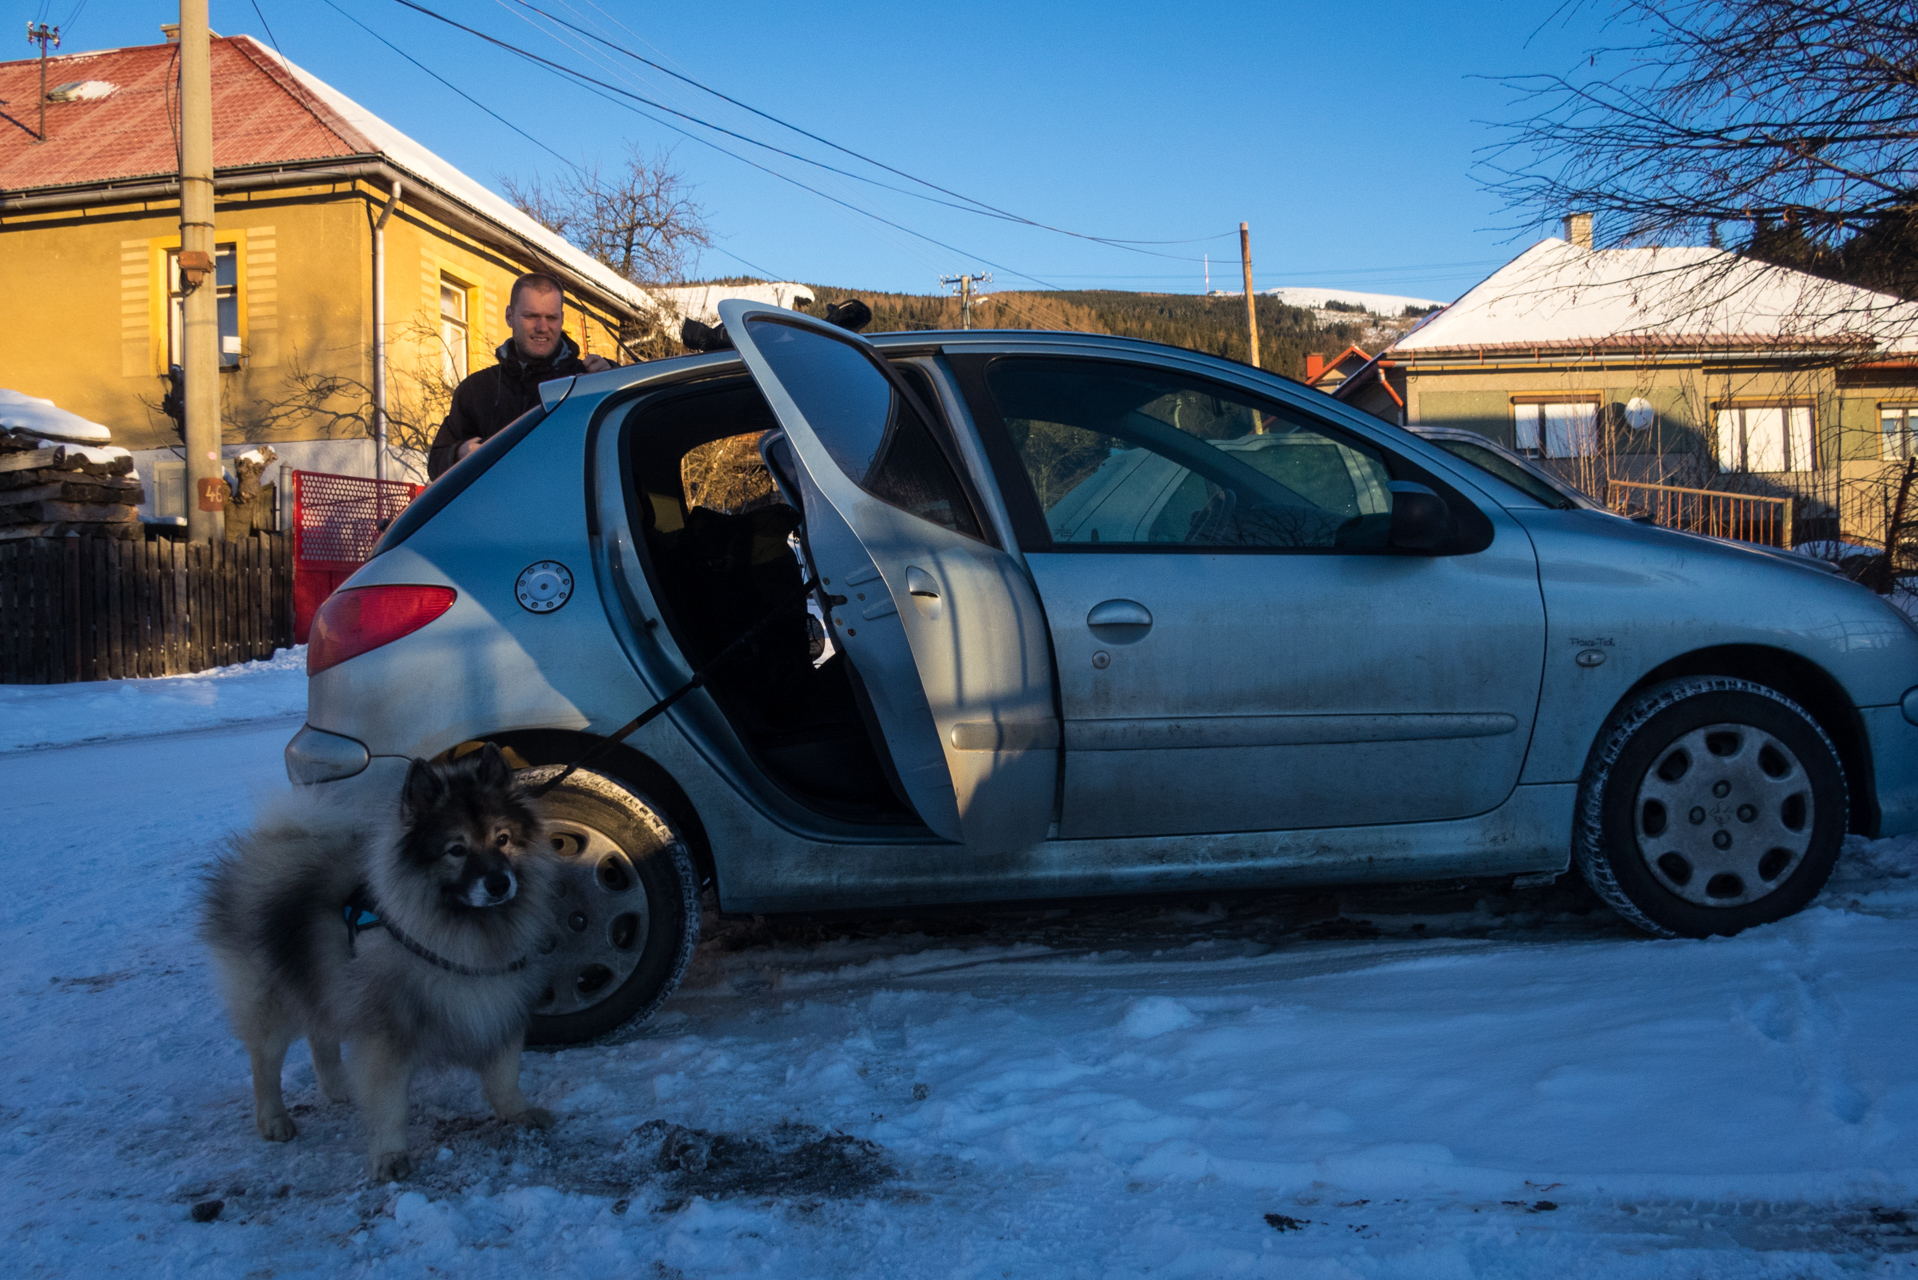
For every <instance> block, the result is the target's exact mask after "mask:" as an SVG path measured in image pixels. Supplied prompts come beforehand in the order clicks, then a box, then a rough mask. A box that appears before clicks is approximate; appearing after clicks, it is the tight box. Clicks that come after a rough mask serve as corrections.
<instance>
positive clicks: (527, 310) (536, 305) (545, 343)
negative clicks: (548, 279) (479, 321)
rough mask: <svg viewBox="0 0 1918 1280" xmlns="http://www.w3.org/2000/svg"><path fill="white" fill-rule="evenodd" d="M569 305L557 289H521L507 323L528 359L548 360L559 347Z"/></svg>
mask: <svg viewBox="0 0 1918 1280" xmlns="http://www.w3.org/2000/svg"><path fill="white" fill-rule="evenodd" d="M565 309H566V304H565V303H564V301H562V300H561V298H560V294H559V290H557V289H538V288H528V289H521V290H520V291H519V301H518V302H515V303H513V304H512V305H511V306H509V307H507V308H506V323H507V325H508V326H509V327H510V328H511V329H512V330H513V343H514V345H515V346H517V347H518V348H519V353H520V354H521V355H522V356H524V357H526V358H527V359H528V360H544V359H545V358H546V357H547V356H550V355H552V354H553V351H554V349H555V348H557V347H558V346H559V327H560V320H561V318H562V317H561V313H562V312H563V311H565Z"/></svg>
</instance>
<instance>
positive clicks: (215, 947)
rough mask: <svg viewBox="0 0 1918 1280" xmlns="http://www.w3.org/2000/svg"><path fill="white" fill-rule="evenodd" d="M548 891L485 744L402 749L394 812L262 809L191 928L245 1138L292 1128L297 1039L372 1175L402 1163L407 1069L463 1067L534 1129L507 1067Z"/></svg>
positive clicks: (521, 799) (545, 859)
mask: <svg viewBox="0 0 1918 1280" xmlns="http://www.w3.org/2000/svg"><path fill="white" fill-rule="evenodd" d="M558 891H559V866H558V863H557V861H556V860H555V859H554V857H553V855H552V853H551V851H550V846H549V844H548V841H547V838H546V833H545V830H544V829H543V827H542V825H541V823H540V818H539V815H538V813H537V812H536V811H535V810H534V808H533V805H532V803H531V801H530V800H529V799H528V797H527V796H526V795H525V793H524V792H523V791H522V790H521V789H520V788H519V787H518V786H517V785H516V784H515V782H514V780H513V772H512V769H511V768H510V767H509V766H508V765H507V763H506V761H505V759H504V758H503V757H502V756H501V754H500V752H499V749H498V748H497V747H495V746H493V745H492V744H490V743H489V744H487V746H486V747H484V748H483V749H482V750H480V751H478V752H476V753H473V754H471V755H468V756H467V757H465V758H464V759H462V760H459V761H455V762H452V763H449V764H443V765H434V764H428V763H427V762H426V761H424V760H415V761H414V762H413V764H412V767H411V769H410V770H409V771H408V772H407V775H406V783H405V785H404V787H403V788H402V791H401V797H400V804H399V806H398V821H397V822H394V821H393V820H392V819H391V818H388V819H386V820H384V821H381V820H377V819H372V818H369V817H368V816H367V815H365V814H361V813H349V812H344V811H342V809H341V808H340V807H339V806H338V805H337V804H327V803H325V802H322V801H319V800H316V799H314V798H311V797H310V796H302V795H295V796H293V797H290V798H289V799H288V800H287V801H285V802H284V803H281V804H279V805H277V806H276V807H274V808H273V809H272V810H271V811H270V812H267V813H265V814H263V815H262V817H261V819H260V821H259V822H258V823H257V824H256V826H255V828H254V829H253V830H252V831H250V832H247V833H246V834H244V835H241V836H238V837H236V838H235V839H234V841H233V844H232V847H231V849H230V850H229V851H228V854H227V856H226V857H225V858H224V859H223V860H222V861H221V862H220V864H219V865H218V866H217V867H216V868H215V869H214V871H213V873H212V875H211V876H210V877H209V881H208V886H207V901H206V911H205V915H204V920H205V925H204V927H203V929H202V936H203V937H204V939H205V941H206V943H207V946H208V947H209V949H210V950H211V951H212V953H213V958H214V960H215V961H216V964H217V968H218V971H219V975H220V980H221V988H222V994H223V995H224V996H225V999H226V1005H227V1011H228V1013H229V1015H230V1016H231V1018H232V1021H233V1029H234V1032H235V1034H236V1035H238V1036H239V1038H240V1040H241V1041H242V1042H244V1043H245V1045H246V1048H247V1053H248V1055H249V1056H250V1057H251V1058H252V1062H253V1120H254V1124H255V1125H256V1126H257V1127H258V1128H259V1131H260V1136H261V1137H263V1138H265V1139H266V1140H267V1141H268V1142H285V1141H287V1140H288V1139H289V1138H291V1137H293V1135H294V1133H295V1128H294V1125H293V1120H292V1118H291V1117H290V1116H288V1115H287V1113H286V1103H285V1101H284V1099H283V1098H282V1097H281V1094H280V1070H281V1067H282V1065H283V1064H284V1062H285V1060H286V1051H287V1048H288V1047H289V1046H290V1045H291V1044H292V1043H293V1041H295V1040H297V1039H299V1038H300V1037H301V1036H305V1037H306V1040H307V1044H308V1045H309V1046H310V1047H311V1049H312V1051H313V1068H314V1071H315V1073H316V1074H317V1075H318V1076H319V1081H320V1087H321V1088H322V1089H323V1090H324V1091H325V1093H326V1095H327V1097H329V1098H331V1099H333V1100H334V1101H336V1102H344V1101H348V1100H349V1099H350V1100H352V1101H356V1102H358V1104H359V1106H360V1109H361V1111H362V1113H363V1114H364V1115H365V1117H366V1126H367V1138H368V1148H367V1173H368V1174H369V1175H370V1176H371V1177H373V1178H374V1179H375V1180H376V1181H380V1182H385V1181H388V1180H390V1179H394V1178H404V1177H406V1176H407V1175H408V1174H409V1173H411V1172H412V1161H411V1159H410V1158H409V1157H408V1155H407V1152H406V1133H405V1129H406V1095H407V1089H408V1087H409V1086H410V1084H411V1083H412V1079H413V1073H414V1071H415V1070H416V1069H417V1068H418V1067H420V1066H423V1065H431V1064H453V1065H461V1066H467V1067H472V1068H474V1069H475V1070H477V1071H478V1072H479V1075H480V1084H481V1087H482V1090H483V1092H484V1093H485V1095H486V1101H487V1102H488V1103H489V1104H491V1106H492V1108H493V1110H494V1111H495V1112H497V1113H498V1114H499V1115H500V1116H501V1117H502V1118H503V1119H506V1120H512V1121H518V1122H521V1123H526V1124H531V1125H534V1126H537V1127H539V1128H545V1127H546V1126H547V1125H550V1124H551V1123H552V1121H553V1117H552V1115H551V1113H550V1112H547V1111H544V1110H541V1109H540V1108H537V1107H529V1106H527V1105H526V1098H525V1096H524V1095H523V1094H522V1093H521V1092H520V1087H519V1066H520V1047H521V1044H522V1042H523V1040H524V1038H525V1032H526V1023H527V1019H528V1017H529V1016H530V1014H531V1012H532V1009H533V1002H534V1001H535V1000H536V999H537V998H538V996H539V994H540V992H541V991H542V989H543V988H544V987H545V983H546V975H545V973H544V968H543V965H542V964H541V959H540V957H541V955H542V953H543V952H545V951H550V950H551V949H552V944H553V936H552V935H553V925H554V911H555V906H554V903H555V900H556V895H557V893H558ZM342 1041H344V1042H346V1044H347V1046H348V1050H349V1054H348V1058H347V1064H350V1068H351V1070H350V1074H349V1072H348V1070H347V1069H346V1066H344V1065H343V1064H342V1062H341V1059H340V1045H341V1042H342Z"/></svg>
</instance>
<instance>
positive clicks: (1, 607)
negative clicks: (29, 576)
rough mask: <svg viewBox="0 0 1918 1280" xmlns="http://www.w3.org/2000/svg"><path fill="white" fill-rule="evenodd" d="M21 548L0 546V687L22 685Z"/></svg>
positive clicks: (2, 544) (15, 544)
mask: <svg viewBox="0 0 1918 1280" xmlns="http://www.w3.org/2000/svg"><path fill="white" fill-rule="evenodd" d="M20 550H21V548H20V545H19V544H18V543H13V544H7V543H0V684H20V683H22V681H21V679H20V675H19V668H20V659H19V653H18V647H19V646H18V641H19V636H20V606H19V603H18V600H17V599H16V591H15V587H16V584H17V582H18V580H19V574H20Z"/></svg>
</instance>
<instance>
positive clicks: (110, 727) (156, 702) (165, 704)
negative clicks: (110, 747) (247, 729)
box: [0, 645, 306, 752]
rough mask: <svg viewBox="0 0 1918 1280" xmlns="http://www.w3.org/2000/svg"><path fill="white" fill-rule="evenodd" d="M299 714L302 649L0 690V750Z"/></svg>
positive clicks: (302, 693) (302, 692)
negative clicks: (207, 665)
mask: <svg viewBox="0 0 1918 1280" xmlns="http://www.w3.org/2000/svg"><path fill="white" fill-rule="evenodd" d="M304 714H306V646H305V645H301V646H300V647H298V648H295V649H282V650H280V651H279V652H278V653H276V654H274V655H273V656H272V657H271V658H268V659H265V660H262V661H259V662H243V663H240V664H238V665H237V666H231V667H216V668H214V669H213V670H211V671H200V672H196V673H194V674H193V675H187V676H166V677H163V678H161V679H157V680H89V681H85V682H83V683H79V684H53V685H28V684H6V685H0V752H7V751H22V750H30V749H33V748H36V747H57V746H67V745H70V744H73V743H76V742H97V741H102V740H105V739H110V738H129V737H146V736H151V735H153V734H161V733H176V732H179V731H180V730H183V729H210V728H215V727H217V726H220V725H227V724H239V723H243V722H245V721H249V720H273V719H285V718H290V717H293V716H300V715H304Z"/></svg>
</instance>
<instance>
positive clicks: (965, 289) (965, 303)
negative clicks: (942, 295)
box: [939, 271, 992, 329]
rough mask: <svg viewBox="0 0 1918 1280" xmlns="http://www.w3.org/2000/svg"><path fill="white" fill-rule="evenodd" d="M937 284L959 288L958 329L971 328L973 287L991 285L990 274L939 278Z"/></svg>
mask: <svg viewBox="0 0 1918 1280" xmlns="http://www.w3.org/2000/svg"><path fill="white" fill-rule="evenodd" d="M939 283H940V284H943V285H947V286H952V285H958V286H959V327H960V328H961V329H970V328H972V299H973V287H974V286H975V285H982V284H991V283H992V273H991V272H989V271H985V272H980V273H978V274H976V275H963V276H940V277H939Z"/></svg>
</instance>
